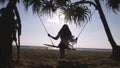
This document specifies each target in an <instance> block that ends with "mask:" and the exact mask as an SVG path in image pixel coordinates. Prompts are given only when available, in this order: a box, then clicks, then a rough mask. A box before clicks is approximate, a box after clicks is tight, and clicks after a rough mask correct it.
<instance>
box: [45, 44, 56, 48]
mask: <svg viewBox="0 0 120 68" xmlns="http://www.w3.org/2000/svg"><path fill="white" fill-rule="evenodd" d="M44 45H46V46H50V47H56V48H58V46H55V45H51V44H44Z"/></svg>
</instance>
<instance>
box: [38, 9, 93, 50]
mask: <svg viewBox="0 0 120 68" xmlns="http://www.w3.org/2000/svg"><path fill="white" fill-rule="evenodd" d="M94 12H95V10H94V11H93V12H92V14H91V16H90V18H91V17H92V15H93V13H94ZM37 15H38V17H39V19H40V21H41V23H42V25H43V27H44V29H45V31H46V33H47V34H49V33H48V31H47V29H46V27H45V25H44V23H43V21H42V19H41V17H40V15H39V14H38V13H37ZM87 22H88V21H87ZM87 22H86V24H85V25H84V26H83V28H82V30H81V31H80V32H79V34H78V36H77V37H76V38H78V37H79V36H80V34H81V33H82V31H83V30H84V28H85V26H86V25H87ZM49 39H50V41H51V43H52V44H44V45H46V46H49V47H55V48H59V47H58V46H55V45H54V43H53V41H52V39H51V38H50V37H49ZM76 43H77V40H75V39H74V37H73V38H72V41H71V40H69V45H68V49H71V50H75V48H74V47H73V45H74V44H76Z"/></svg>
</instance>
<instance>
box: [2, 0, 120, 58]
mask: <svg viewBox="0 0 120 68" xmlns="http://www.w3.org/2000/svg"><path fill="white" fill-rule="evenodd" d="M2 1H3V2H4V0H2ZM22 2H23V4H24V6H25V8H26V9H28V8H29V7H30V6H31V7H32V9H33V12H34V13H40V14H46V13H48V14H51V13H54V12H56V11H57V10H61V11H62V12H63V13H64V14H65V15H66V16H65V19H66V21H72V22H74V23H75V24H77V25H78V24H79V25H80V24H82V22H85V21H88V20H89V18H90V15H91V10H90V9H89V8H88V6H89V5H93V6H94V7H95V9H96V10H97V11H98V13H99V15H100V19H101V21H102V24H103V26H104V29H105V32H106V35H107V37H108V40H109V42H110V44H111V46H112V55H111V57H112V58H113V59H116V60H120V47H119V46H118V45H117V43H116V42H115V41H114V38H113V37H112V34H111V31H110V29H109V26H108V22H107V20H106V17H105V15H104V11H103V9H102V7H101V3H100V0H92V1H90V0H78V1H76V2H72V0H22ZM105 3H106V4H107V6H108V8H110V9H112V10H113V11H114V12H116V11H119V10H120V6H119V5H120V0H106V1H105ZM85 4H89V5H85Z"/></svg>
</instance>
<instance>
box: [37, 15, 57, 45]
mask: <svg viewBox="0 0 120 68" xmlns="http://www.w3.org/2000/svg"><path fill="white" fill-rule="evenodd" d="M37 15H38V17H39V19H40V21H41V23H42V25H43V27H44V29H45V31H46V32H47V34H49V33H48V31H47V28H46V27H45V24H44V23H43V21H42V19H41V17H40V15H39V13H37ZM49 39H50V41H51V43H52V46H55V45H54V43H53V41H52V39H51V38H50V37H49Z"/></svg>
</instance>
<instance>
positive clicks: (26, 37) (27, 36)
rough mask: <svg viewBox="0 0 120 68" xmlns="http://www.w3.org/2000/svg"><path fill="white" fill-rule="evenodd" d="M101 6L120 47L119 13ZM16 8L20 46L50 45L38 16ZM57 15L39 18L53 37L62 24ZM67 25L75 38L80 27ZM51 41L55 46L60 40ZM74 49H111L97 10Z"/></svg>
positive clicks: (21, 7)
mask: <svg viewBox="0 0 120 68" xmlns="http://www.w3.org/2000/svg"><path fill="white" fill-rule="evenodd" d="M4 6H5V5H0V8H1V7H4ZM103 6H105V4H104V3H103V2H102V8H103V10H104V14H105V16H106V19H107V21H108V25H109V27H110V30H111V32H112V35H113V38H114V40H115V41H116V43H117V44H118V45H120V31H119V29H120V13H118V14H115V13H113V12H112V11H111V10H109V9H107V8H105V7H103ZM17 7H18V10H19V14H20V17H21V23H22V35H21V45H22V46H24V45H30V46H45V45H43V44H52V43H51V41H50V39H49V37H48V36H47V33H46V31H45V29H44V27H43V25H42V23H41V21H40V19H39V17H38V15H36V14H33V12H32V9H31V8H29V10H28V11H26V10H25V8H24V7H23V5H22V4H18V5H17ZM91 10H92V12H93V11H94V8H93V7H91ZM59 15H60V13H56V14H53V16H52V17H50V16H48V15H46V16H42V17H41V18H42V21H43V22H44V25H45V27H46V29H47V31H48V32H49V34H51V35H53V36H56V35H57V33H58V31H59V30H60V29H61V27H62V26H63V24H64V21H63V19H59ZM67 24H68V25H69V28H70V30H71V32H72V35H73V36H75V37H77V36H78V34H79V32H80V31H81V29H82V27H81V26H76V25H75V24H73V23H70V24H69V23H67ZM52 41H53V43H54V44H55V45H56V46H57V45H58V44H59V42H60V39H59V40H54V39H52ZM74 47H75V48H78V47H79V48H111V45H110V43H109V41H108V39H107V36H106V33H105V30H104V27H103V24H102V22H101V19H100V17H99V14H98V11H97V10H96V11H95V12H94V14H93V15H92V18H91V20H90V21H89V22H88V24H87V25H86V27H85V28H84V30H83V31H82V33H81V34H80V36H79V37H78V41H77V44H75V45H74Z"/></svg>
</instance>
